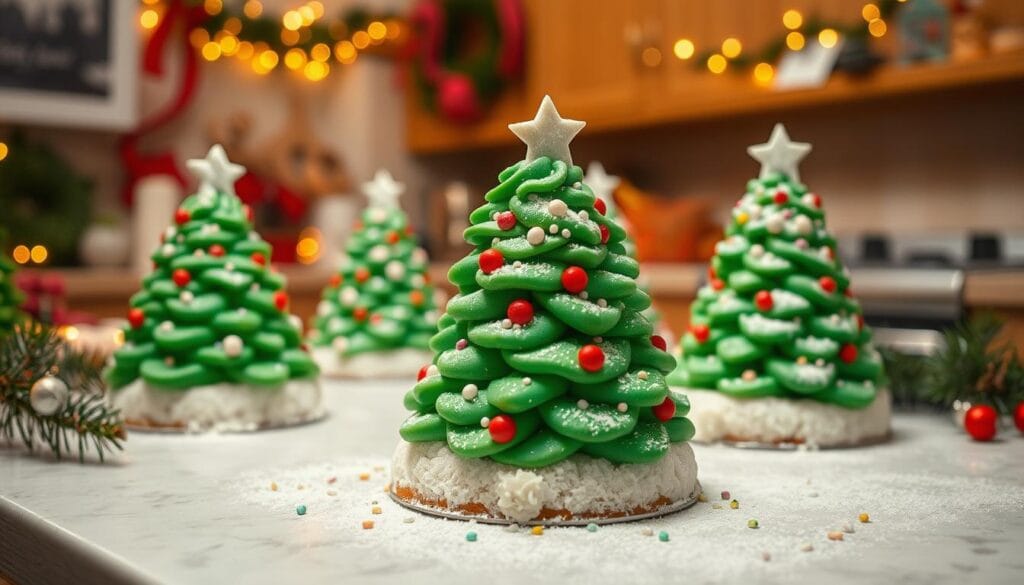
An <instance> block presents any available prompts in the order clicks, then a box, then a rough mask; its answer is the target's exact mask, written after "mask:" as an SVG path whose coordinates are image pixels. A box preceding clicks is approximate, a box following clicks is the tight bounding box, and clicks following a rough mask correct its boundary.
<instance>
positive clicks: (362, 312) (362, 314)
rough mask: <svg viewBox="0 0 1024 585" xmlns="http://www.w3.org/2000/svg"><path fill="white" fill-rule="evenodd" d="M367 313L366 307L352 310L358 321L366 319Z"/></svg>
mask: <svg viewBox="0 0 1024 585" xmlns="http://www.w3.org/2000/svg"><path fill="white" fill-rule="evenodd" d="M366 313H367V311H366V307H356V308H355V310H354V311H352V318H353V319H355V320H356V321H366Z"/></svg>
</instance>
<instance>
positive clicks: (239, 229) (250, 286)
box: [106, 145, 318, 390]
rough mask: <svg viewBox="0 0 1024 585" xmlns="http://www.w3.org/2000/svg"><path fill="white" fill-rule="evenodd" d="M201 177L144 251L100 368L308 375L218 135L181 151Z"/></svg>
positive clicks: (152, 377) (171, 382)
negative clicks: (137, 281) (148, 258)
mask: <svg viewBox="0 0 1024 585" xmlns="http://www.w3.org/2000/svg"><path fill="white" fill-rule="evenodd" d="M189 169H190V170H191V171H193V172H194V173H195V174H197V175H198V176H199V178H200V180H201V185H200V187H199V192H198V193H196V194H195V195H192V196H190V197H188V198H187V199H185V201H184V202H183V203H182V204H181V207H180V208H179V209H178V210H177V212H176V213H175V217H174V220H175V224H176V225H174V226H171V227H169V228H167V231H166V233H165V234H164V237H163V244H162V245H161V246H160V247H159V248H158V249H157V250H156V252H154V253H153V256H152V259H153V272H152V273H150V274H149V275H148V276H146V277H145V278H143V279H142V290H141V291H139V292H138V293H136V294H135V295H134V296H133V297H132V298H131V309H130V310H129V312H128V321H129V324H128V326H127V327H126V328H125V344H124V346H122V347H121V348H120V349H119V350H118V351H117V352H116V353H115V354H114V360H113V364H112V366H111V367H110V368H109V369H108V371H107V374H106V375H107V379H108V382H109V383H110V385H111V387H112V388H114V389H117V388H120V387H122V386H124V385H126V384H128V383H130V382H132V381H134V380H136V379H137V378H139V377H141V378H142V379H143V380H145V381H146V382H147V383H148V384H150V385H152V386H153V387H156V388H161V389H167V390H187V389H189V388H191V387H194V386H202V385H207V384H216V383H221V382H226V383H235V384H247V385H252V386H261V387H275V386H280V385H281V384H283V383H285V382H287V381H288V380H289V379H293V378H310V377H315V376H316V375H317V373H318V370H317V367H316V364H315V363H314V362H313V360H312V359H311V358H310V357H309V355H308V354H307V353H306V352H305V351H304V350H303V349H302V348H301V347H300V344H301V325H302V324H301V322H300V321H299V320H298V318H296V317H291V316H290V315H289V314H288V295H287V294H286V293H285V291H284V288H285V279H284V277H283V276H281V275H280V274H279V273H277V272H275V271H273V270H272V269H271V268H270V266H269V259H270V252H271V248H270V245H269V244H267V243H266V242H265V241H263V239H262V238H260V236H259V234H257V233H256V232H255V231H253V227H252V217H251V212H250V210H249V209H248V207H247V206H246V205H243V204H242V202H241V201H240V200H239V199H238V197H237V196H236V195H235V192H234V182H235V181H236V180H237V179H238V177H240V176H241V175H242V174H243V173H244V172H245V169H244V168H242V167H241V166H240V165H236V164H233V163H231V162H229V161H228V160H227V156H226V154H225V153H224V149H223V148H221V147H220V146H219V145H217V146H214V147H213V148H211V149H210V153H209V154H208V155H207V158H206V159H205V160H192V161H189Z"/></svg>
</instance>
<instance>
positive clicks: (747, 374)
mask: <svg viewBox="0 0 1024 585" xmlns="http://www.w3.org/2000/svg"><path fill="white" fill-rule="evenodd" d="M756 378H757V372H755V371H754V370H743V379H744V380H746V381H747V382H750V381H753V380H754V379H756Z"/></svg>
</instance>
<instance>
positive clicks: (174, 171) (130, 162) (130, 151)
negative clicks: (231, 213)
mask: <svg viewBox="0 0 1024 585" xmlns="http://www.w3.org/2000/svg"><path fill="white" fill-rule="evenodd" d="M205 18H206V12H205V11H204V10H203V7H202V5H198V6H192V7H189V6H186V5H185V2H184V0H170V2H169V3H168V6H167V10H166V12H164V16H163V18H162V19H161V20H160V24H159V26H157V28H156V30H154V31H153V33H152V34H151V35H150V37H149V40H148V41H147V43H146V47H145V52H144V54H143V59H142V70H143V72H144V73H147V74H150V75H153V76H154V77H161V76H163V73H164V60H165V57H166V54H167V47H168V41H170V40H171V38H172V32H174V26H175V25H177V24H178V22H179V21H181V25H182V26H181V27H180V29H179V30H180V31H181V39H182V45H183V47H184V49H185V53H184V64H185V70H184V72H183V74H182V81H181V86H180V87H179V88H178V93H177V95H176V96H175V98H174V99H173V100H172V101H171V103H170V104H168V105H167V107H166V108H164V109H163V110H158V111H157V112H155V113H154V114H153V115H152V116H150V117H149V118H147V119H145V120H142V121H141V122H140V123H139V125H138V126H137V127H136V128H135V129H134V130H132V131H131V132H129V133H128V134H126V135H124V136H123V137H122V138H121V145H120V153H121V162H122V165H123V166H124V169H125V174H126V177H125V182H124V187H123V191H122V195H121V198H122V200H123V201H124V203H125V205H127V206H129V207H130V206H131V205H132V198H133V194H134V191H135V186H136V184H138V182H139V180H141V179H142V178H143V177H146V176H149V175H169V176H171V177H172V178H173V179H174V180H175V181H177V182H178V184H180V185H181V187H182V188H185V187H186V186H187V185H188V182H187V180H186V179H185V175H184V173H182V172H181V169H180V168H179V167H178V163H177V161H176V160H175V159H174V155H173V153H171V152H163V153H159V154H143V153H141V152H139V140H140V139H141V138H142V137H143V136H145V135H146V134H149V133H150V132H153V131H154V130H156V129H157V128H160V127H161V126H163V125H165V124H167V123H168V122H170V121H171V120H173V119H174V118H176V117H177V116H178V115H179V114H180V113H181V112H182V111H183V110H184V109H185V108H186V107H187V106H188V104H189V102H191V101H192V97H193V95H194V94H195V89H196V82H197V81H198V78H199V56H198V55H197V54H196V51H195V49H194V48H193V47H192V44H191V43H190V42H189V32H190V31H191V30H192V29H193V28H194V27H195V26H197V25H199V24H201V23H202V22H203V20H205Z"/></svg>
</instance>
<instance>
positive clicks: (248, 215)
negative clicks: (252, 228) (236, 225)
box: [242, 205, 256, 223]
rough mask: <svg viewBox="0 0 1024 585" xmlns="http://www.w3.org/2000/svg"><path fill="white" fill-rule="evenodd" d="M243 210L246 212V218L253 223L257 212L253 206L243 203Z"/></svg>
mask: <svg viewBox="0 0 1024 585" xmlns="http://www.w3.org/2000/svg"><path fill="white" fill-rule="evenodd" d="M242 212H243V213H245V219H247V220H249V223H252V222H253V221H255V220H256V214H255V213H253V211H252V207H249V206H248V205H243V206H242Z"/></svg>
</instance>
